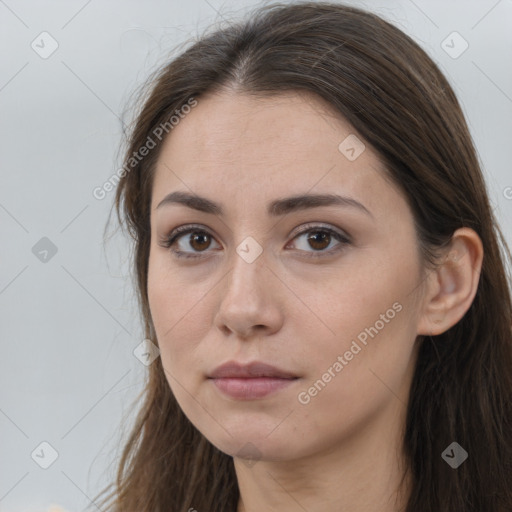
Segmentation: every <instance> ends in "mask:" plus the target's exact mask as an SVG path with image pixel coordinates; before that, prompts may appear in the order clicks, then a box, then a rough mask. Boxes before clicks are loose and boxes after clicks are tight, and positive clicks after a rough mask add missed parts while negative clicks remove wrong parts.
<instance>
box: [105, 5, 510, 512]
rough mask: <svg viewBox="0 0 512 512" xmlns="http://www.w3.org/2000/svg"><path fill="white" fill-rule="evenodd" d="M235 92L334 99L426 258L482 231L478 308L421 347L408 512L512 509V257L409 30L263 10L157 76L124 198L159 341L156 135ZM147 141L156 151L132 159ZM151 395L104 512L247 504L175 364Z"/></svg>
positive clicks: (325, 10)
mask: <svg viewBox="0 0 512 512" xmlns="http://www.w3.org/2000/svg"><path fill="white" fill-rule="evenodd" d="M222 88H230V89H232V90H235V91H240V92H243V93H248V94H253V95H261V96H272V95H279V94H280V93H283V92H288V91H296V92H307V93H313V94H315V95H317V96H318V97H320V98H323V99H324V100H326V101H327V102H328V103H329V104H330V105H331V106H332V107H333V109H334V110H335V111H337V112H339V114H340V115H341V116H343V117H344V118H345V119H347V120H348V121H349V122H350V123H351V124H352V125H353V126H354V128H355V129H356V130H357V131H358V133H359V134H361V135H362V136H363V137H364V139H365V142H366V143H368V144H370V145H371V146H372V147H373V148H374V150H375V151H376V152H377V154H379V155H380V157H381V158H382V160H383V161H384V163H385V164H386V168H387V172H389V176H390V177H391V178H392V179H393V180H394V182H395V183H397V184H398V185H399V187H400V188H401V190H402V191H403V193H404V195H405V197H406V198H407V200H408V202H409V205H410V208H411V210H412V213H413V215H414V219H415V223H416V228H417V236H418V241H419V243H420V246H421V248H422V254H423V257H424V263H425V265H431V264H434V255H435V254H436V249H439V248H441V247H444V246H445V245H446V244H447V243H448V242H449V241H450V238H451V236H452V234H453V233H454V231H455V230H456V229H458V228H460V227H464V226H466V227H469V228H472V229H474V230H475V231H476V232H477V234H478V235H479V236H480V238H481V240H482V243H483V246H484V251H485V254H484V260H483V266H482V270H481V274H480V281H479V284H478V290H477V293H476V296H475V299H474V301H473V303H472V305H471V307H470V309H469V310H468V311H467V313H466V315H465V316H464V317H463V318H462V319H461V320H460V321H459V322H458V323H457V324H456V325H455V326H453V327H452V328H451V329H449V330H448V331H446V332H444V333H443V334H440V335H438V336H431V337H428V336H427V337H424V338H422V339H419V340H418V342H421V346H420V351H419V357H418V361H417V365H416V368H415V375H414V379H413V383H412V388H411V394H410V401H409V403H408V413H407V420H406V425H405V438H404V450H405V454H406V457H407V470H408V471H409V472H410V474H411V475H412V483H411V489H410V494H409V499H408V503H407V507H406V511H407V512H432V511H436V512H445V511H446V512H448V511H450V512H463V511H464V512H469V511H475V512H476V511H478V512H484V511H485V512H504V511H507V512H510V511H511V510H512V484H511V480H512V304H511V290H510V288H509V282H510V281H509V280H510V276H509V275H507V273H506V270H505V265H506V262H507V258H508V261H510V260H511V255H510V250H509V249H508V247H507V244H506V241H505V239H504V237H503V235H502V233H501V231H500V229H499V227H498V225H497V222H496V219H495V217H494V215H493V212H492V209H491V207H490V204H489V199H488V193H487V189H486V185H485V182H484V179H483V176H482V172H481V169H480V164H479V161H478V158H477V156H476V152H475V149H474V146H473V142H472V139H471V136H470V133H469V130H468V127H467V125H466V121H465V119H464V115H463V113H462V110H461V108H460V105H459V103H458V101H457V98H456V97H455V94H454V92H453V90H452V88H451V87H450V85H449V83H448V82H447V80H446V79H445V77H444V76H443V74H442V73H441V72H440V70H439V69H438V67H437V66H436V65H435V64H434V62H433V61H432V60H431V59H430V58H429V57H428V56H427V55H426V53H425V52H424V51H423V50H422V49H421V48H420V47H419V46H418V45H417V44H416V43H415V42H414V41H413V40H412V39H411V38H410V37H408V36H407V35H405V34H404V33H403V32H401V31H400V30H399V29H397V28H396V27H394V26H393V25H392V24H390V23H388V22H386V21H384V20H382V19H381V18H380V17H378V16H376V15H374V14H372V13H369V12H365V11H363V10H360V9H357V8H353V7H347V6H344V5H340V4H331V3H327V2H307V3H305V2H301V3H293V4H284V5H283V4H272V5H267V6H264V7H260V8H259V9H257V10H256V11H255V12H253V13H251V15H250V16H249V17H248V18H247V20H244V21H241V22H237V23H231V24H230V25H229V26H227V27H224V28H216V29H215V30H209V31H207V32H206V33H205V34H204V35H203V36H202V37H201V38H200V39H199V40H197V41H195V42H193V44H190V46H189V47H188V48H187V49H186V50H184V51H183V52H182V53H181V54H180V55H178V56H177V57H174V58H173V59H172V61H171V62H169V63H168V64H166V65H165V66H163V67H162V68H161V69H158V71H157V73H156V74H155V75H154V76H152V77H150V81H149V92H148V93H147V94H146V96H145V97H144V101H143V104H142V106H141V107H140V110H139V111H138V114H137V116H136V121H135V123H134V126H133V128H132V130H131V132H130V133H129V139H128V142H127V148H126V157H125V161H124V164H125V165H124V168H123V169H124V172H122V173H120V176H121V178H120V181H119V183H118V187H117V190H116V196H115V207H116V211H117V215H118V219H119V221H120V224H121V225H122V226H123V227H126V228H127V229H128V232H129V234H130V236H131V237H132V238H133V242H134V271H135V276H136V282H137V283H136V284H137V293H138V298H139V302H140V310H141V316H142V318H143V321H144V327H145V336H146V337H147V338H149V339H152V340H156V336H155V331H154V327H153V325H152V320H151V314H150V309H149V305H148V296H147V271H148V256H149V247H150V201H151V188H152V178H153V173H154V170H155V163H156V161H157V159H158V155H159V150H160V147H161V142H162V141H163V140H165V137H161V138H158V137H156V136H155V133H160V132H159V131H158V127H160V126H163V125H165V123H166V122H167V123H168V120H169V119H170V117H171V116H172V115H173V113H175V112H176V111H181V109H182V108H183V106H184V105H186V104H187V103H188V104H190V101H191V99H193V100H195V101H197V102H198V103H199V104H200V102H201V96H202V95H204V94H206V93H207V92H213V91H217V90H220V89H222ZM167 127H168V129H167V130H166V134H167V133H168V135H167V136H170V137H172V129H171V127H170V126H169V123H168V124H167ZM155 130H157V131H156V132H155ZM148 137H150V138H151V139H152V142H153V143H154V145H155V146H156V147H154V148H152V149H151V150H150V151H149V152H148V153H147V155H146V156H144V158H141V159H140V160H139V159H137V160H136V161H135V160H133V155H134V153H137V152H138V151H139V150H140V148H141V147H143V146H144V145H147V144H148V140H149V139H148ZM144 397H145V398H144V402H143V403H142V404H141V405H140V410H139V412H138V416H137V418H136V421H135V424H134V426H133V430H132V431H131V434H130V436H129V438H128V439H127V440H126V442H125V444H124V449H123V452H122V457H121V460H120V461H119V466H118V473H117V479H116V482H115V483H112V484H111V485H110V486H108V487H107V488H106V489H105V490H104V491H103V493H102V494H101V495H103V494H106V493H107V492H109V494H108V496H107V497H106V498H105V499H104V500H103V504H105V503H108V508H106V509H104V510H108V511H113V512H114V511H115V512H157V511H158V512H164V511H172V512H187V511H189V510H191V509H192V510H198V511H199V512H201V511H210V512H234V511H236V509H237V503H238V499H239V490H238V486H237V481H236V475H235V472H234V466H233V459H232V457H230V456H228V455H226V454H224V453H222V452H220V451H219V450H218V449H217V448H216V447H214V446H213V445H212V444H211V443H210V442H209V441H207V440H206V438H205V437H204V436H203V435H202V434H201V433H200V432H199V431H198V430H197V429H196V428H195V427H194V426H193V425H192V424H191V422H190V421H189V420H188V419H187V417H186V416H185V415H184V414H183V412H182V411H181V409H180V407H179V406H178V404H177V402H176V400H175V398H174V396H173V394H172V392H171V390H170V387H169V385H168V382H167V380H166V378H165V375H164V370H163V367H162V364H161V359H160V358H158V359H157V360H155V362H154V363H153V364H151V365H150V366H149V370H148V376H147V384H146V387H145V390H144ZM454 441H456V442H457V443H459V444H460V445H461V446H462V447H463V448H464V449H466V451H467V452H468V453H469V457H468V459H467V460H466V461H465V462H464V463H463V464H462V465H461V466H460V467H458V468H457V469H456V470H455V469H452V468H451V467H449V465H448V464H447V463H446V462H445V461H444V460H443V459H442V457H441V454H442V452H443V450H444V449H445V448H446V447H447V446H449V445H450V444H451V443H452V442H454ZM101 495H100V496H101Z"/></svg>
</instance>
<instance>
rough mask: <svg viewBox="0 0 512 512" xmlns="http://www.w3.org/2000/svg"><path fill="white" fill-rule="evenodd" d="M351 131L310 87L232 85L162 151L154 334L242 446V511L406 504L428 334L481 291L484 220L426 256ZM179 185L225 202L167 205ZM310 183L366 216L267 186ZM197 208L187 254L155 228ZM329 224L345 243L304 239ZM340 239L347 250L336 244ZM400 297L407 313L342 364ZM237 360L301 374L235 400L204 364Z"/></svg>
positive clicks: (218, 434) (185, 404) (219, 439)
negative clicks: (434, 258) (439, 253)
mask: <svg viewBox="0 0 512 512" xmlns="http://www.w3.org/2000/svg"><path fill="white" fill-rule="evenodd" d="M350 134H356V132H355V131H354V129H353V128H352V127H351V126H350V125H349V124H348V123H347V122H346V121H345V120H344V119H343V118H341V117H340V116H339V115H337V114H334V113H333V112H332V111H330V109H329V106H328V105H326V104H325V103H323V100H320V99H318V98H316V97H313V96H305V95H298V94H295V93H289V94H280V95H279V96H275V97H268V98H264V99H261V98H255V97H250V96H248V95H245V94H242V93H240V92H236V91H233V90H224V91H222V92H221V93H217V94H215V95H208V96H204V97H201V98H199V99H198V105H197V106H196V107H195V108H194V109H193V110H192V111H191V112H190V113H189V114H188V115H187V116H186V117H185V118H184V119H183V120H181V121H180V123H179V125H177V126H175V127H174V129H173V131H172V132H171V134H170V136H168V137H167V139H166V141H165V143H164V146H163V148H162V152H161V154H160V156H159V159H158V164H157V167H156V173H155V177H154V183H153V193H152V201H151V239H152V240H151V248H150V257H149V271H148V295H149V303H150V308H151V315H152V320H153V324H154V327H155V332H156V334H157V340H156V341H157V343H158V345H159V348H160V355H161V358H162V363H163V366H164V369H165V373H166V377H167V380H168V383H169V385H170V387H171V389H172V391H173V393H174V394H175V396H176V399H177V400H178V403H179V404H180V406H181V408H182V409H183V411H184V413H185V414H186V415H187V417H188V418H189V419H190V421H191V422H192V423H193V424H194V425H195V426H196V427H197V428H198V429H199V430H200V431H201V432H202V433H203V434H204V435H205V436H206V438H207V439H208V440H209V441H210V442H211V443H213V444H214V445H215V446H217V447H218V448H219V449H220V450H222V451H223V452H225V453H227V454H229V455H232V456H234V463H235V469H236V474H237V479H238V484H239V488H240V492H241V498H240V502H239V506H238V512H241V511H247V512H249V511H250V512H253V511H254V512H256V511H261V510H267V511H278V510H279V511H280V512H286V511H296V510H303V509H305V510H308V512H317V511H322V512H325V511H336V512H339V511H354V510H357V511H363V512H364V511H368V512H369V511H380V512H391V511H398V510H400V506H403V504H404V503H405V499H406V497H407V492H408V489H409V485H408V484H409V479H408V477H406V479H405V483H404V487H403V492H402V493H398V492H397V491H398V484H399V481H400V478H401V476H402V473H401V470H402V468H403V454H402V448H401V440H402V435H403V425H404V422H405V414H406V406H405V404H406V403H407V398H408V394H409V389H410V384H411V379H412V376H413V370H414V363H415V360H416V356H417V348H418V343H419V339H421V335H429V334H439V333H441V332H444V331H445V330H447V329H448V328H449V327H451V326H452V325H454V324H455V323H457V322H458V321H459V320H460V318H462V316H463V315H464V313H465V312H466V311H467V310H468V308H469V306H470V305H471V302H472V300H473V298H474V295H475V293H476V287H477V284H478V277H479V272H480V266H481V261H482V254H483V250H482V245H481V242H480V239H479V238H478V236H477V235H476V233H474V232H473V231H472V230H470V229H467V228H463V229H460V230H458V231H457V232H456V233H455V234H454V237H453V243H452V246H451V247H449V248H448V249H447V252H446V253H445V254H444V255H443V258H442V260H440V265H439V267H438V268H437V269H436V270H429V271H427V270H426V269H425V267H424V266H423V264H422V260H421V257H420V252H419V247H418V242H417V238H416V233H415V230H414V223H413V217H412V213H411V210H410V208H409V207H408V204H407V202H406V200H405V198H404V196H403V194H402V193H401V191H400V190H399V189H398V188H397V187H396V186H395V185H393V184H392V183H391V182H390V181H389V180H388V179H386V177H385V173H384V167H383V164H382V163H381V162H380V160H379V158H378V155H377V154H376V153H375V152H374V151H373V150H372V148H371V147H370V146H369V145H368V144H367V143H365V144H366V148H365V150H364V151H363V152H362V154H361V155H360V156H359V157H358V158H357V159H355V160H354V161H350V160H349V159H347V158H346V157H345V156H344V154H342V153H341V152H340V150H339V149H338V146H339V144H340V142H342V141H343V140H344V139H345V138H346V137H347V136H348V135H350ZM356 135H357V134H356ZM359 139H361V140H362V137H361V136H359ZM178 190H179V191H185V192H192V193H194V194H197V195H199V196H204V197H206V198H208V199H210V200H212V201H215V202H217V203H219V204H220V205H221V206H222V208H223V210H224V212H223V214H222V215H217V214H211V213H205V212H200V211H197V210H194V209H191V208H189V207H187V206H184V205H182V204H177V203H176V204H167V205H164V206H161V207H160V208H157V205H158V204H159V203H160V201H162V199H163V198H164V197H165V196H166V195H167V194H169V193H170V192H173V191H178ZM303 193H337V194H340V195H343V196H348V197H350V198H353V199H355V200H357V201H358V202H360V203H362V204H363V205H364V206H365V207H366V208H367V209H368V211H369V212H370V214H367V213H365V212H364V211H362V210H361V209H358V208H354V207H347V206H333V205H331V206H321V207H315V208H309V209H304V210H298V211H294V212H289V213H288V214H286V215H282V216H280V217H273V216H270V215H269V214H268V213H267V204H268V203H269V202H270V201H273V200H275V199H278V198H284V197H288V196H292V195H295V194H303ZM189 223H195V224H200V227H201V228H202V229H205V230H206V231H207V234H206V235H205V236H206V238H203V239H200V240H199V243H198V242H195V243H194V240H193V239H191V234H190V233H189V234H184V235H182V236H181V239H179V241H177V242H175V245H174V246H173V248H174V249H180V250H183V251H186V252H188V253H195V254H199V255H202V256H201V257H200V258H198V259H189V260H187V259H180V258H178V257H176V255H175V254H174V253H172V252H171V248H168V247H164V246H163V245H162V244H161V241H162V240H163V239H165V237H166V236H168V234H169V233H170V232H171V231H172V230H173V229H175V228H176V227H177V226H180V225H185V224H189ZM306 224H312V227H310V226H306ZM318 225H320V227H317V228H315V226H318ZM301 226H302V227H301ZM305 226H306V227H305ZM322 227H323V228H325V227H331V228H332V229H334V230H337V231H338V232H340V233H341V234H346V235H348V237H349V239H350V243H348V244H343V245H340V242H339V241H337V240H336V238H335V237H331V238H330V239H329V238H327V241H325V243H323V245H322V243H320V242H317V244H316V245H315V244H314V243H308V238H307V237H308V234H309V236H313V235H314V234H315V233H317V231H318V229H321V228H322ZM305 229H308V231H307V232H305V233H302V234H299V232H303V231H305ZM208 233H209V235H210V236H209V235H208ZM248 236H251V237H252V238H253V239H254V240H256V241H257V243H258V244H259V245H260V246H261V248H262V249H263V252H262V253H261V254H260V256H259V257H258V258H256V259H255V260H254V261H253V262H252V263H249V262H247V261H246V260H245V259H244V258H242V257H241V256H240V255H239V254H238V253H237V251H236V248H237V247H238V246H239V245H240V244H241V243H242V242H243V241H244V240H245V239H246V237H248ZM317 236H318V235H317ZM242 247H244V245H243V244H242ZM318 247H321V249H320V251H319V250H318ZM335 247H338V248H341V250H339V251H337V252H331V254H330V255H328V254H326V252H327V251H329V250H330V249H334V248H335ZM315 248H316V249H317V250H315ZM251 250H253V249H249V251H251ZM322 251H323V255H321V256H320V257H317V258H308V257H307V255H308V254H319V253H322ZM395 303H398V304H399V305H400V306H401V310H400V312H397V313H396V315H394V318H393V319H391V320H389V321H388V322H386V323H385V324H384V327H383V328H381V329H380V330H378V334H377V335H375V337H374V338H370V337H369V338H368V341H367V345H366V346H363V345H361V344H360V343H359V345H361V347H362V348H361V351H360V352H358V353H357V355H354V356H353V358H352V359H351V360H350V361H346V359H344V360H345V362H347V364H346V365H344V366H343V369H342V371H340V372H338V373H336V372H335V371H333V370H332V367H333V363H334V362H335V361H336V360H337V357H338V356H339V355H341V356H343V354H345V352H347V351H349V350H350V347H351V343H352V342H353V341H354V340H357V336H358V334H360V333H361V332H362V331H364V330H365V328H369V327H370V326H375V325H376V321H378V320H379V319H380V318H381V316H380V315H382V314H385V313H386V311H387V310H389V309H390V308H392V305H393V304H395ZM230 360H236V361H240V362H242V363H247V362H251V361H263V362H266V363H269V364H273V365H275V366H278V367H280V368H282V369H285V370H287V371H290V372H292V373H293V374H294V375H296V376H297V377H298V378H297V379H296V380H295V381H293V382H292V383H291V384H290V385H289V386H287V387H286V388H285V389H283V390H281V391H279V392H277V393H274V394H272V395H269V396H267V397H265V398H261V399H256V400H237V399H233V398H230V397H227V396H225V395H224V394H222V393H221V392H220V391H219V390H218V389H217V388H216V386H215V385H214V384H213V383H212V381H211V380H209V379H208V378H207V376H208V374H209V373H210V372H211V371H212V370H213V369H214V368H216V367H218V366H219V365H220V364H222V363H225V362H227V361H230ZM329 368H331V379H330V381H329V382H328V383H327V384H326V385H325V387H324V388H322V390H321V391H320V392H317V394H316V395H315V396H313V397H310V401H309V402H308V403H307V404H303V403H301V402H300V401H299V400H298V395H299V393H301V392H304V391H307V390H308V389H309V388H310V387H311V386H313V384H314V383H315V382H316V381H318V379H322V376H323V375H324V374H325V373H326V372H328V369H329ZM333 373H334V375H335V376H334V377H332V375H333ZM247 443H250V444H247ZM242 454H244V456H247V455H249V456H252V460H251V459H246V458H244V457H242Z"/></svg>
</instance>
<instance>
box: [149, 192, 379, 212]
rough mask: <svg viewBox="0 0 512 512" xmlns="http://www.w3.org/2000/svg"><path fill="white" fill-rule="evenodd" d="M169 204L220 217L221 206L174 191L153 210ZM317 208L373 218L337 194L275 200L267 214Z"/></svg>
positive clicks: (355, 203) (186, 193)
mask: <svg viewBox="0 0 512 512" xmlns="http://www.w3.org/2000/svg"><path fill="white" fill-rule="evenodd" d="M170 204H182V205H184V206H187V207H188V208H192V209H194V210H198V211H200V212H204V213H211V214H213V215H222V214H223V209H222V206H221V205H220V204H218V203H216V202H214V201H212V200H210V199H207V198H206V197H201V196H198V195H196V194H191V193H189V192H182V191H176V192H171V193H170V194H167V195H166V196H165V197H164V198H163V199H162V200H161V201H160V203H158V206H157V207H156V208H155V210H156V209H158V208H161V207H162V206H165V205H170ZM319 206H343V207H351V208H356V209H358V210H360V211H361V212H363V213H365V214H366V215H369V216H370V217H372V218H373V215H372V213H371V212H370V211H369V210H368V209H367V208H366V206H364V205H363V204H362V203H360V202H359V201H356V200H355V199H353V198H351V197H346V196H340V195H338V194H300V195H295V196H291V197H285V198H283V199H276V200H274V201H272V202H271V203H269V205H268V207H267V212H268V214H269V215H271V216H273V217H277V216H280V215H285V214H287V213H290V212H294V211H298V210H305V209H307V208H317V207H319Z"/></svg>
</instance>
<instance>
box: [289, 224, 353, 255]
mask: <svg viewBox="0 0 512 512" xmlns="http://www.w3.org/2000/svg"><path fill="white" fill-rule="evenodd" d="M306 235H307V236H306ZM300 239H302V240H303V242H302V244H300V243H299V244H296V243H294V246H295V248H297V249H299V250H301V251H304V252H309V253H310V254H308V255H307V256H308V257H316V256H322V255H325V254H326V253H327V254H331V253H333V252H336V251H338V250H341V249H342V248H343V247H344V246H345V245H348V244H349V243H350V240H349V239H348V237H346V236H345V235H343V234H341V233H338V232H337V231H335V230H333V229H331V228H326V227H321V226H317V227H310V228H308V229H307V230H305V231H302V232H301V233H299V234H298V235H296V236H295V237H294V238H293V240H300ZM333 241H337V242H338V243H337V244H335V245H334V248H333V246H332V245H331V243H332V242H333ZM301 245H302V247H300V246H301ZM329 246H330V248H329ZM308 247H309V248H312V249H313V251H308ZM327 248H329V250H326V249H327Z"/></svg>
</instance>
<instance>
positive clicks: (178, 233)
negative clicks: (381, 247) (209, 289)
mask: <svg viewBox="0 0 512 512" xmlns="http://www.w3.org/2000/svg"><path fill="white" fill-rule="evenodd" d="M311 232H320V233H328V234H329V235H330V236H332V237H333V238H334V239H336V240H337V241H338V242H340V243H339V244H338V245H337V246H335V247H334V248H331V249H329V250H327V251H325V250H319V251H313V252H311V253H309V251H305V252H308V253H309V254H308V255H307V256H305V257H306V258H319V257H324V256H330V255H332V254H334V253H337V252H339V251H341V250H343V249H344V248H345V246H347V245H350V244H351V243H352V242H351V240H350V238H349V237H347V236H345V235H343V234H342V233H339V232H338V231H336V230H334V229H332V228H329V227H326V226H321V225H318V224H315V225H307V226H306V228H305V229H304V230H302V231H300V232H299V233H297V234H296V235H295V236H294V237H293V238H292V240H295V239H296V238H299V237H300V236H302V235H304V234H307V233H311ZM188 233H200V234H207V235H208V236H210V237H212V238H214V237H213V235H212V234H211V233H210V232H209V231H208V230H206V229H204V228H202V227H201V226H198V225H190V224H189V225H185V226H179V227H177V228H176V229H174V230H173V231H171V233H169V234H168V235H167V236H165V237H164V238H163V239H161V240H160V242H159V245H160V246H161V247H165V248H166V249H170V250H171V252H172V253H173V254H174V255H175V256H176V257H177V258H182V259H197V258H203V257H204V256H203V254H202V253H192V254H190V253H187V252H185V251H177V250H175V249H171V247H172V246H173V245H174V243H175V242H176V241H177V240H178V239H179V238H181V237H182V236H184V235H186V234H188ZM204 252H207V251H204ZM303 252H304V251H303Z"/></svg>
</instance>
